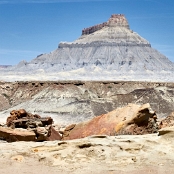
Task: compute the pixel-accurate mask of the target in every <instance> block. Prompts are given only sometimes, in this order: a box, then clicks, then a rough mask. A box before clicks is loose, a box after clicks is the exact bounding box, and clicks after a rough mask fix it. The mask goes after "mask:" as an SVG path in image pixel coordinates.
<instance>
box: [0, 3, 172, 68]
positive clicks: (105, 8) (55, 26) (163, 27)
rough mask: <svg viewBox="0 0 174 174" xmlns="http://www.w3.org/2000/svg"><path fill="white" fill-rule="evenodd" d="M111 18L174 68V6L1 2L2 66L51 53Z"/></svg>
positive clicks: (169, 4)
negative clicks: (121, 18) (122, 20)
mask: <svg viewBox="0 0 174 174" xmlns="http://www.w3.org/2000/svg"><path fill="white" fill-rule="evenodd" d="M111 14H124V15H125V16H126V18H127V20H128V22H129V25H130V28H131V29H132V30H133V31H135V32H137V33H138V34H139V35H140V36H142V37H143V38H145V39H146V40H148V41H149V42H150V43H151V45H152V47H153V48H155V49H157V50H158V51H159V52H161V53H162V54H164V55H165V56H166V57H168V58H169V59H170V60H171V61H172V62H174V0H107V1H106V0H0V65H15V64H18V63H19V62H20V61H22V60H26V61H28V62H29V61H31V60H32V59H34V58H35V57H37V55H39V54H43V53H49V52H51V51H53V50H55V49H57V47H58V44H59V43H60V42H61V41H67V42H72V41H74V40H76V39H77V38H79V37H80V35H81V31H82V29H84V28H87V27H90V26H93V25H96V24H100V23H103V22H106V21H107V20H108V19H109V18H110V16H111Z"/></svg>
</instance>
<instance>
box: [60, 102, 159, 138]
mask: <svg viewBox="0 0 174 174" xmlns="http://www.w3.org/2000/svg"><path fill="white" fill-rule="evenodd" d="M156 122H157V116H156V114H155V112H154V111H152V109H151V108H150V105H149V104H144V105H142V106H141V105H136V104H129V105H128V106H126V107H123V108H118V109H116V110H113V111H111V112H109V113H107V114H103V115H100V116H97V117H95V118H93V119H92V120H89V121H87V122H82V123H79V124H76V125H75V124H73V125H70V126H68V127H67V128H66V129H65V131H64V132H63V138H62V139H64V140H69V139H77V138H84V137H87V136H91V135H102V134H104V135H119V134H133V135H142V134H149V133H156V132H157V130H158V126H157V123H156Z"/></svg>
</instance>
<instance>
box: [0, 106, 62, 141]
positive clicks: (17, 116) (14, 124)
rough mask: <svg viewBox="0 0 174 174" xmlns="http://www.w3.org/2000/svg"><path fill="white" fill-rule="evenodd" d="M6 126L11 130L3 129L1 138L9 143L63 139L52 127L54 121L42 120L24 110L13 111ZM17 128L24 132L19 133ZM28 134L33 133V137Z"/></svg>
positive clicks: (49, 118) (46, 118)
mask: <svg viewBox="0 0 174 174" xmlns="http://www.w3.org/2000/svg"><path fill="white" fill-rule="evenodd" d="M6 124H7V126H8V127H10V128H7V127H4V128H2V129H3V130H2V131H1V134H0V136H1V137H2V138H3V139H5V140H7V141H53V140H60V139H61V136H60V134H59V133H58V132H57V131H56V130H55V129H54V128H53V127H52V124H53V119H52V118H51V117H45V118H41V117H40V116H39V115H33V114H31V113H28V112H26V111H25V110H24V109H20V110H13V111H11V112H10V116H9V117H8V118H7V122H6ZM17 128H21V130H23V131H18V129H17ZM16 131H17V135H16V134H15V132H16ZM11 132H12V133H11ZM27 132H29V133H31V134H32V137H29V135H28V134H27ZM20 133H21V134H20ZM25 133H26V134H27V135H25Z"/></svg>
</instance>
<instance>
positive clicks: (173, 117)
mask: <svg viewBox="0 0 174 174" xmlns="http://www.w3.org/2000/svg"><path fill="white" fill-rule="evenodd" d="M172 126H174V112H172V113H171V114H170V115H169V116H167V117H166V118H164V119H163V120H162V121H161V122H160V123H159V129H162V128H165V127H172Z"/></svg>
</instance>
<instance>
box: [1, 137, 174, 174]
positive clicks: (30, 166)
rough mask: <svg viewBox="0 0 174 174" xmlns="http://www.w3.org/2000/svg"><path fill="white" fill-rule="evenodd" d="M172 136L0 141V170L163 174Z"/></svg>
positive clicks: (170, 165) (169, 163) (172, 162)
mask: <svg viewBox="0 0 174 174" xmlns="http://www.w3.org/2000/svg"><path fill="white" fill-rule="evenodd" d="M173 140H174V138H173V135H172V136H166V135H165V136H164V135H163V136H158V135H157V134H151V135H136V136H135V135H123V136H112V137H109V136H92V137H87V138H84V139H77V140H70V141H52V142H37V143H36V142H14V143H7V142H4V141H1V142H0V164H1V167H0V173H1V174H6V173H11V174H13V173H15V174H18V173H19V174H21V173H22V174H23V173H32V174H35V173H42V174H48V173H52V174H58V173H62V174H64V173H65V174H66V173H67V174H69V173H72V174H88V173H89V174H100V173H103V174H105V173H106V174H116V173H119V174H121V173H131V174H139V173H141V174H145V173H149V174H152V173H153V174H165V173H167V174H168V173H171V174H172V173H173V170H174V155H173V153H174V144H173V143H172V142H173Z"/></svg>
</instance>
